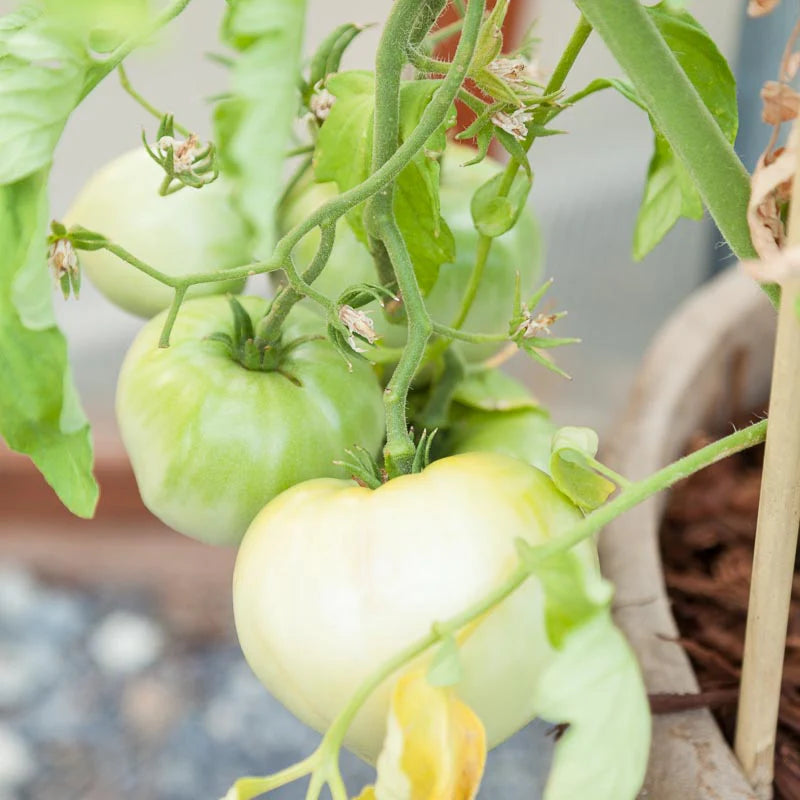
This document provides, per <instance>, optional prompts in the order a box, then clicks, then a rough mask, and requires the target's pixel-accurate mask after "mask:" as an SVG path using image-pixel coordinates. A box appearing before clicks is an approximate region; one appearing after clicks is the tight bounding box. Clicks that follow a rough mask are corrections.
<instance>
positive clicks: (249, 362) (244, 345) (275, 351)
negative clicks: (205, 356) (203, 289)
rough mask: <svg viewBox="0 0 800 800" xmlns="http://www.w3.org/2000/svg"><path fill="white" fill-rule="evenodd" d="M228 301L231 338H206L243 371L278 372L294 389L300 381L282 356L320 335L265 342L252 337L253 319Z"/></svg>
mask: <svg viewBox="0 0 800 800" xmlns="http://www.w3.org/2000/svg"><path fill="white" fill-rule="evenodd" d="M228 302H229V303H230V306H231V312H232V313H233V335H232V336H231V335H230V334H229V333H223V332H221V331H220V332H217V333H212V334H211V335H210V336H209V337H208V339H209V340H211V341H214V342H220V343H221V344H223V345H225V348H226V349H227V351H228V354H229V355H230V357H231V358H232V359H233V360H234V361H237V362H238V363H239V364H241V365H242V366H243V367H244V368H245V369H249V370H252V371H253V372H278V373H280V374H281V375H283V376H284V377H285V378H287V379H288V380H290V381H291V382H292V383H293V384H295V385H296V386H301V385H302V383H301V382H300V380H299V379H298V378H297V377H296V376H295V375H293V374H292V373H291V372H289V371H287V370H286V369H285V368H284V364H285V361H286V356H287V355H288V354H289V353H290V352H291V351H292V350H294V348H296V347H298V346H299V345H301V344H305V343H306V342H310V341H315V340H318V339H322V338H323V337H322V336H299V337H297V338H296V339H292V340H291V341H289V342H286V341H284V340H283V339H278V340H277V341H267V340H266V339H261V338H259V337H258V336H256V332H255V328H254V326H253V320H252V319H251V318H250V315H249V314H248V313H247V311H245V309H244V307H243V306H242V304H241V303H240V302H239V301H238V300H237V299H236V298H235V297H232V296H231V297H229V298H228Z"/></svg>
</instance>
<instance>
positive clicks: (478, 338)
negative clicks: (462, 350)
mask: <svg viewBox="0 0 800 800" xmlns="http://www.w3.org/2000/svg"><path fill="white" fill-rule="evenodd" d="M433 332H434V333H437V334H439V335H440V336H443V337H445V338H447V339H458V340H459V341H461V342H472V343H473V344H481V343H484V342H486V343H488V342H507V341H508V334H506V333H468V332H467V331H460V330H458V328H451V327H450V326H448V325H440V324H439V323H438V322H434V323H433Z"/></svg>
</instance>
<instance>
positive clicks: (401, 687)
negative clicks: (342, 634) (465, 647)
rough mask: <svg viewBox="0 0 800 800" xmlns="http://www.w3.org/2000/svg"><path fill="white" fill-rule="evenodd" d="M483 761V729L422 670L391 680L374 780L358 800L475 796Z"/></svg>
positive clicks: (436, 799)
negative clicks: (390, 690)
mask: <svg viewBox="0 0 800 800" xmlns="http://www.w3.org/2000/svg"><path fill="white" fill-rule="evenodd" d="M485 763H486V733H485V731H484V729H483V724H482V723H481V721H480V719H479V718H478V716H477V715H476V714H475V712H474V711H472V709H471V708H470V707H469V706H467V705H466V704H465V703H463V702H462V701H461V700H459V699H458V696H457V695H456V693H455V692H454V691H453V690H452V689H448V688H442V687H436V686H431V685H430V684H429V683H428V681H427V680H426V679H425V673H424V671H418V672H412V673H409V674H408V675H404V676H402V677H401V678H400V679H399V680H398V681H397V683H396V684H395V687H394V691H393V693H392V703H391V707H390V710H389V721H388V728H387V733H386V740H385V741H384V744H383V750H382V751H381V754H380V756H379V757H378V779H377V781H376V782H375V786H374V787H372V786H368V787H367V788H366V789H364V791H363V792H362V793H361V794H360V795H359V797H358V798H357V800H473V798H474V797H475V796H476V795H477V794H478V788H479V786H480V783H481V777H482V776H483V767H484V764H485Z"/></svg>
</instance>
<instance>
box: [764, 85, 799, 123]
mask: <svg viewBox="0 0 800 800" xmlns="http://www.w3.org/2000/svg"><path fill="white" fill-rule="evenodd" d="M761 99H762V100H763V101H764V109H763V110H762V112H761V119H763V120H764V122H766V123H767V125H780V123H782V122H789V120H793V119H796V118H797V115H798V112H800V94H798V93H797V92H796V91H795V90H794V89H792V87H791V86H788V85H787V84H785V83H779V82H778V81H767V82H766V83H765V84H764V88H763V89H762V90H761Z"/></svg>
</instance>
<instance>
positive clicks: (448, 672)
mask: <svg viewBox="0 0 800 800" xmlns="http://www.w3.org/2000/svg"><path fill="white" fill-rule="evenodd" d="M463 676H464V668H463V666H462V664H461V656H460V655H459V653H458V644H457V643H456V640H455V638H454V637H453V636H448V637H446V638H445V639H444V641H443V642H442V643H441V644H440V645H439V648H438V649H437V650H436V652H435V653H434V654H433V658H432V659H431V665H430V667H428V683H429V684H430V685H431V686H455V684H457V683H458V682H459V681H460V680H461V678H462V677H463Z"/></svg>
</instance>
